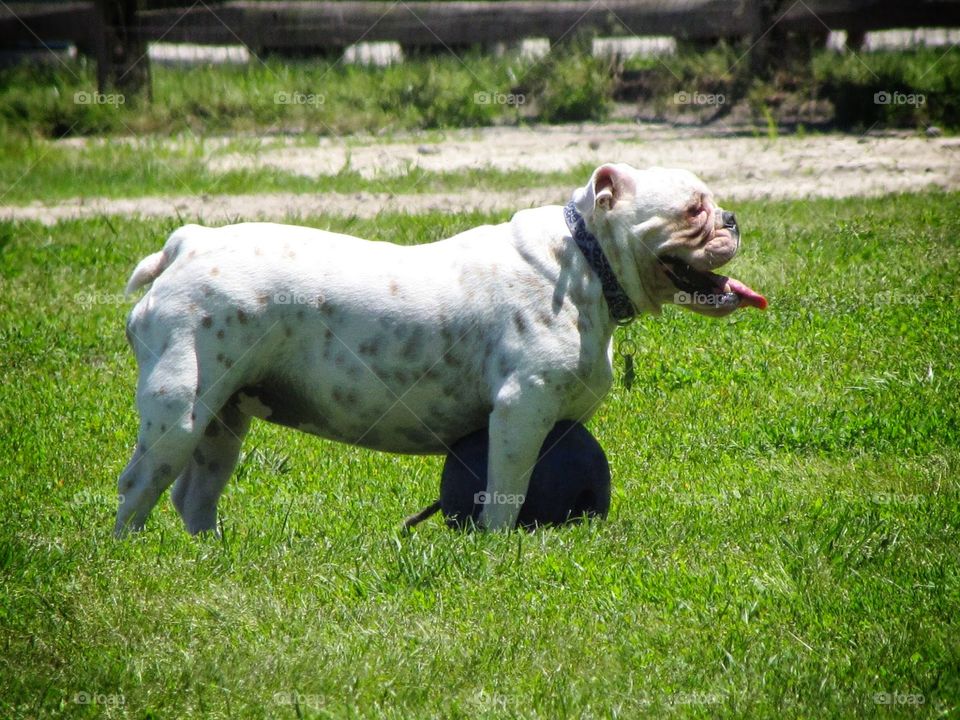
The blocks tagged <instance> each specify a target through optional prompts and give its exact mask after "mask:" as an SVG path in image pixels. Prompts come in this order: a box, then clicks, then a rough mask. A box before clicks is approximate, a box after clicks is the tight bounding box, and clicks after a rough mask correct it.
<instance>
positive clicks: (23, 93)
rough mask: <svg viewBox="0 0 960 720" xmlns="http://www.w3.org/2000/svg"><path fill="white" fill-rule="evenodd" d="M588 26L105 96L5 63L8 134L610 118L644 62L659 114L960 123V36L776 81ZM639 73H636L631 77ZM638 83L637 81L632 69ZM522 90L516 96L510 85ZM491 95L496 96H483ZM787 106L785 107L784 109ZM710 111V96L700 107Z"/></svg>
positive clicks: (730, 61)
mask: <svg viewBox="0 0 960 720" xmlns="http://www.w3.org/2000/svg"><path fill="white" fill-rule="evenodd" d="M588 40H589V38H588V37H586V36H582V37H577V38H575V39H574V40H573V41H572V42H570V43H564V44H562V46H561V47H559V48H558V49H557V50H556V51H555V52H554V53H551V54H550V55H548V56H547V57H545V58H542V59H540V60H529V59H523V58H521V57H519V56H517V55H515V54H513V55H511V54H507V55H504V56H502V57H495V56H493V55H492V54H484V53H481V52H479V51H472V52H468V53H465V54H462V55H454V54H448V53H444V54H441V55H439V56H435V57H426V58H423V57H414V58H411V59H409V60H407V61H405V62H403V63H401V64H397V65H393V66H390V67H387V68H369V67H360V66H354V65H347V64H344V63H342V62H339V61H333V60H324V59H316V60H311V61H309V62H306V61H304V62H292V61H286V62H284V61H280V60H276V59H268V60H267V61H265V62H261V61H259V60H253V61H251V62H250V63H249V64H248V65H246V66H213V67H210V66H200V67H191V68H175V67H165V66H162V65H155V66H154V67H153V68H152V73H153V77H152V83H151V89H152V100H150V101H147V100H142V99H141V100H138V99H136V98H122V99H123V102H120V98H108V97H106V96H104V97H102V98H100V99H101V100H102V102H89V100H91V99H92V98H93V93H94V91H95V88H96V78H95V73H94V70H93V66H92V63H88V62H86V61H85V60H83V59H81V60H78V61H66V62H63V63H60V64H57V65H54V66H50V67H19V68H7V69H0V139H2V138H3V137H4V136H12V137H17V138H19V137H21V136H24V135H26V136H33V137H47V138H61V137H66V136H77V135H80V136H86V135H97V134H104V133H105V134H111V135H136V136H143V135H148V134H154V133H156V134H161V135H170V134H175V133H196V134H198V135H211V134H220V133H237V132H252V133H258V134H268V133H288V134H297V135H307V136H315V135H322V136H339V135H342V134H346V133H356V132H366V133H373V134H377V135H384V134H386V135H390V134H395V133H397V132H401V131H406V130H422V129H435V128H450V127H466V126H470V127H481V126H489V125H497V124H505V123H510V124H516V123H521V122H527V121H546V122H579V121H585V120H602V119H604V118H606V117H607V116H608V114H609V112H610V109H611V106H612V98H613V95H614V93H615V90H616V89H617V88H618V87H619V86H622V83H620V80H622V79H623V77H622V74H621V71H622V70H625V71H627V73H628V74H629V73H634V74H639V82H640V85H641V87H640V92H639V96H640V99H641V100H642V101H643V102H644V103H646V104H652V106H654V107H655V108H656V109H657V111H658V114H661V115H662V116H663V118H665V119H670V118H674V117H675V116H676V115H677V113H678V112H681V114H684V113H686V114H688V113H690V112H691V111H693V110H696V109H697V108H695V107H692V106H687V105H684V106H679V107H678V106H677V104H676V103H675V102H674V96H675V94H676V93H678V92H683V93H705V94H723V95H724V96H725V99H726V101H727V102H728V103H730V104H731V105H732V104H734V103H735V102H737V101H739V100H742V99H745V100H746V101H747V102H748V103H749V104H750V106H751V108H752V110H753V119H754V121H755V122H758V123H761V124H762V122H763V119H764V117H765V113H768V114H769V113H772V114H773V116H774V117H775V118H779V117H780V115H782V114H783V115H789V112H787V111H786V110H784V108H786V107H792V108H794V109H796V107H798V106H799V105H803V104H804V103H806V102H808V101H810V100H813V99H818V98H821V99H827V100H830V101H831V103H832V104H833V106H834V109H835V113H834V116H833V117H824V118H822V121H823V122H833V123H835V124H837V125H839V126H841V127H859V128H863V129H865V128H868V127H872V126H873V125H875V124H878V125H880V126H899V127H916V128H921V129H922V128H925V127H926V126H927V125H929V124H931V123H937V124H940V125H941V126H943V127H944V128H946V129H948V130H952V129H956V128H957V127H960V85H958V82H960V81H958V78H960V49H957V48H951V49H948V50H946V51H944V50H942V49H938V48H932V49H918V50H915V51H900V52H877V53H858V54H847V55H840V54H837V53H834V52H830V51H826V50H823V51H818V52H816V53H814V55H813V58H812V62H809V63H806V64H796V63H793V64H789V65H788V66H786V67H784V68H783V69H781V70H779V71H778V72H776V73H774V76H773V78H772V79H770V80H766V81H761V80H759V79H756V78H752V77H749V76H748V75H745V74H744V73H747V72H748V70H747V68H748V67H749V61H748V59H747V58H745V56H744V54H745V52H746V51H747V49H748V47H747V46H735V47H733V46H729V45H726V44H719V45H718V46H716V47H714V48H711V49H709V50H706V51H704V50H703V49H702V48H693V49H691V48H685V47H682V48H681V51H680V52H678V53H677V54H676V55H675V56H672V57H663V58H646V59H631V60H628V61H626V62H625V63H623V67H622V68H618V67H616V65H615V64H614V63H611V62H609V61H606V60H602V59H597V58H593V57H591V56H590V54H589V53H587V52H585V48H586V47H587V41H588ZM634 80H637V78H634ZM631 82H633V80H631ZM880 91H887V92H889V93H891V94H892V93H895V92H898V93H902V94H916V93H920V94H922V95H924V99H925V102H924V103H923V104H922V105H915V104H888V105H878V104H876V103H874V101H873V98H874V95H875V94H876V93H877V92H880ZM510 96H513V98H514V100H517V99H518V100H519V101H518V102H517V101H510V100H509V97H510ZM491 99H497V101H495V102H489V100H491ZM781 105H783V106H784V107H783V108H782V107H781ZM701 110H703V111H704V112H705V113H706V114H707V115H712V114H714V112H715V111H716V108H715V107H713V106H712V105H710V106H705V107H703V108H701Z"/></svg>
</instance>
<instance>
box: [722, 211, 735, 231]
mask: <svg viewBox="0 0 960 720" xmlns="http://www.w3.org/2000/svg"><path fill="white" fill-rule="evenodd" d="M722 219H723V226H724V227H725V228H727V229H728V230H733V229H735V228H736V227H737V216H736V215H734V214H733V213H732V212H730V211H729V210H724V211H723V217H722Z"/></svg>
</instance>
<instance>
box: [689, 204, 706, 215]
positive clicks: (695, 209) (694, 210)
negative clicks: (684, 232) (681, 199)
mask: <svg viewBox="0 0 960 720" xmlns="http://www.w3.org/2000/svg"><path fill="white" fill-rule="evenodd" d="M702 212H703V205H693V206H691V207H689V208H687V215H689V216H690V217H692V218H695V217H697V215H699V214H700V213H702Z"/></svg>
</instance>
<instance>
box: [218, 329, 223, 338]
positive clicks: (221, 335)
mask: <svg viewBox="0 0 960 720" xmlns="http://www.w3.org/2000/svg"><path fill="white" fill-rule="evenodd" d="M223 335H224V332H223V330H222V329H221V330H217V340H223Z"/></svg>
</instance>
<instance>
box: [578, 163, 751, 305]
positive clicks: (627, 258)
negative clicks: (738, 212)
mask: <svg viewBox="0 0 960 720" xmlns="http://www.w3.org/2000/svg"><path fill="white" fill-rule="evenodd" d="M573 201H574V204H575V205H576V207H577V209H578V210H579V212H580V214H581V215H583V217H584V220H585V221H586V224H587V227H588V228H589V229H590V230H591V231H592V232H593V234H594V235H595V236H596V237H597V238H598V239H599V240H600V243H601V246H602V247H603V250H604V252H605V253H606V255H607V257H608V259H609V260H610V263H611V266H612V267H613V270H614V273H615V274H616V275H617V279H618V280H619V281H620V284H621V285H622V286H623V288H624V290H625V291H626V293H627V295H629V296H630V299H631V301H632V302H633V304H634V306H635V307H636V308H637V309H638V310H649V311H651V312H659V310H660V307H661V306H662V305H663V304H664V303H668V302H672V303H675V304H677V305H681V306H683V307H685V308H687V309H689V310H694V311H696V312H699V313H702V314H704V315H714V316H722V315H727V314H729V313H731V312H733V311H734V310H736V309H737V308H739V307H746V306H750V307H755V308H759V309H761V310H762V309H764V308H765V307H766V306H767V301H766V299H765V298H764V297H763V296H762V295H760V294H759V293H757V292H755V291H753V290H751V289H750V288H749V287H747V286H746V285H744V284H743V283H742V282H740V281H739V280H734V279H733V278H730V277H727V276H725V275H718V274H716V273H714V272H713V271H714V270H716V269H717V268H719V267H721V266H722V265H724V264H726V263H727V262H729V261H730V260H731V259H732V258H733V256H734V255H736V254H737V250H738V249H739V247H740V228H739V227H738V225H737V219H736V216H735V215H734V214H733V213H732V212H728V211H726V210H723V209H722V208H721V207H720V206H719V205H717V204H716V203H715V202H714V201H713V195H712V194H711V192H710V190H709V189H708V188H707V186H706V185H705V184H704V183H703V181H701V180H700V179H699V178H698V177H697V176H696V175H694V174H693V173H691V172H688V171H686V170H673V169H666V168H649V169H647V170H637V169H636V168H633V167H631V166H630V165H625V164H608V165H601V166H600V167H599V168H597V169H596V170H595V171H594V172H593V175H592V176H591V178H590V182H588V183H587V185H586V186H585V187H583V188H580V189H579V190H577V191H576V192H574V195H573Z"/></svg>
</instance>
